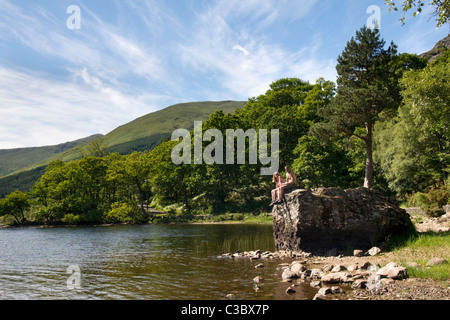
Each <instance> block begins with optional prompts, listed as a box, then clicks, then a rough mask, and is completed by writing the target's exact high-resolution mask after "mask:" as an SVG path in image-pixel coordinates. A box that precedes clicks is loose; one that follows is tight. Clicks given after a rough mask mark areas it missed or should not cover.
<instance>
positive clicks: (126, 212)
mask: <svg viewBox="0 0 450 320" xmlns="http://www.w3.org/2000/svg"><path fill="white" fill-rule="evenodd" d="M103 220H104V222H106V223H141V222H142V221H143V220H144V215H143V214H142V211H141V210H140V209H139V208H138V206H137V205H136V204H135V203H126V202H115V203H113V204H112V205H111V209H110V210H109V211H108V212H107V213H105V214H104V216H103Z"/></svg>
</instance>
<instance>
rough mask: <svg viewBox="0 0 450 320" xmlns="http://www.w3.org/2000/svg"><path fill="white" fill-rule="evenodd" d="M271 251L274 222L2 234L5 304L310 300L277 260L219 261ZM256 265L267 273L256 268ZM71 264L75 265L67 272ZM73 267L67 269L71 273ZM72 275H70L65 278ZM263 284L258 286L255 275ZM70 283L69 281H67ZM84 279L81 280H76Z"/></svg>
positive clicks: (0, 274) (0, 280)
mask: <svg viewBox="0 0 450 320" xmlns="http://www.w3.org/2000/svg"><path fill="white" fill-rule="evenodd" d="M256 249H261V250H262V251H266V250H269V251H274V241H273V234H272V226H270V225H244V224H243V225H239V224H238V225H145V226H114V227H83V228H23V229H0V299H3V300H5V299H10V300H18V299H20V300H31V299H32V300H40V299H45V300H55V299H64V300H81V299H83V300H86V299H89V300H123V299H126V300H224V299H227V295H228V294H234V296H235V298H236V299H239V300H290V299H311V298H312V297H313V296H314V294H315V293H316V292H317V289H312V288H311V287H310V286H309V285H308V284H306V283H305V284H301V285H299V286H298V287H296V290H297V293H296V294H295V295H287V294H286V293H285V290H286V288H287V287H288V286H289V284H287V283H282V282H281V270H279V268H278V264H279V263H281V262H282V261H280V260H260V261H250V259H248V258H246V259H221V258H218V256H219V255H221V254H223V253H227V252H234V251H236V250H240V251H249V250H256ZM259 263H263V264H264V268H257V269H256V268H255V266H256V265H257V264H259ZM69 267H70V268H69ZM68 268H69V270H68ZM68 271H69V273H68ZM258 275H259V276H262V277H263V278H264V279H265V280H264V282H263V283H262V284H258V285H257V286H256V285H255V283H254V282H253V278H255V277H256V276H258ZM68 280H69V281H68ZM78 280H79V281H78Z"/></svg>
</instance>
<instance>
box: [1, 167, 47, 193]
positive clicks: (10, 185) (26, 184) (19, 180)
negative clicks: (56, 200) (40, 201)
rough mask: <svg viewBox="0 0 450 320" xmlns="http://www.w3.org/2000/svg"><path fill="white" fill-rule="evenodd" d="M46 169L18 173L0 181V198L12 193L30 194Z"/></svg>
mask: <svg viewBox="0 0 450 320" xmlns="http://www.w3.org/2000/svg"><path fill="white" fill-rule="evenodd" d="M45 169H46V167H40V168H36V169H33V170H30V171H24V172H20V173H17V174H14V175H9V176H7V177H4V178H1V179H0V198H4V197H6V196H7V195H8V194H10V193H12V192H14V191H22V192H30V191H31V188H32V187H33V185H34V184H35V183H36V182H37V181H38V180H39V178H40V177H42V175H43V174H44V173H45Z"/></svg>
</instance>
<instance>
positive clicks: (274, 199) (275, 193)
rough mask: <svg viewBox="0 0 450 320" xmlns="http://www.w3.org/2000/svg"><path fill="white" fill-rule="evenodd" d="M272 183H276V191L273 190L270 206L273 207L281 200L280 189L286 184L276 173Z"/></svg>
mask: <svg viewBox="0 0 450 320" xmlns="http://www.w3.org/2000/svg"><path fill="white" fill-rule="evenodd" d="M272 182H273V183H275V189H273V190H272V203H271V204H270V205H271V206H273V205H274V204H275V203H276V202H277V201H279V200H280V189H281V186H282V185H283V183H284V180H283V177H282V176H281V175H280V174H279V173H278V172H275V173H274V174H273V179H272Z"/></svg>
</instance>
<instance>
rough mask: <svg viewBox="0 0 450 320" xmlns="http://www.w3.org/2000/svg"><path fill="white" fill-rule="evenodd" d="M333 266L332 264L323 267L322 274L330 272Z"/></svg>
mask: <svg viewBox="0 0 450 320" xmlns="http://www.w3.org/2000/svg"><path fill="white" fill-rule="evenodd" d="M333 268H334V266H333V265H332V264H327V265H326V266H324V267H323V268H322V271H323V272H330V271H331V270H333Z"/></svg>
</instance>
